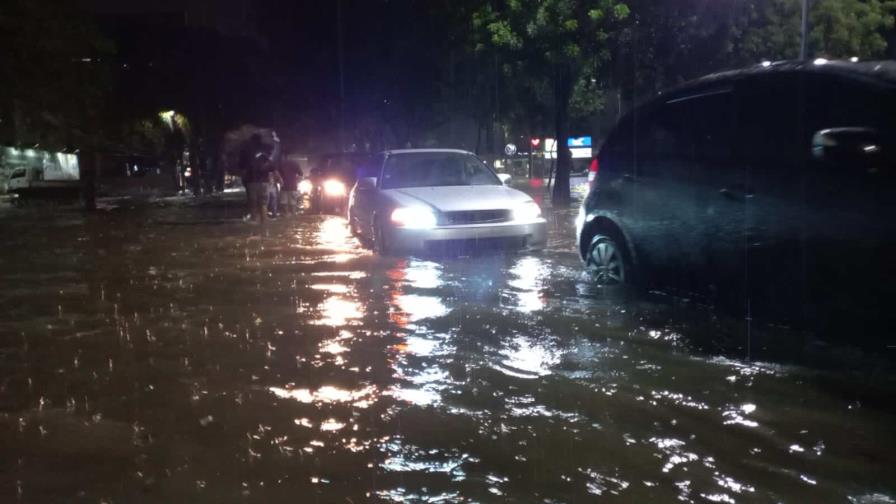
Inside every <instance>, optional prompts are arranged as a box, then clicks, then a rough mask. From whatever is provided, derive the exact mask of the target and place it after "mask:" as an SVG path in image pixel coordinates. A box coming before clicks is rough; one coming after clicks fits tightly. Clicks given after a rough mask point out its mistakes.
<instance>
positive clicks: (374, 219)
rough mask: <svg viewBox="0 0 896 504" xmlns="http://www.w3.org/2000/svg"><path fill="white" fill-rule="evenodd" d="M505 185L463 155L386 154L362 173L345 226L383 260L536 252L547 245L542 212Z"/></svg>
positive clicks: (422, 151)
mask: <svg viewBox="0 0 896 504" xmlns="http://www.w3.org/2000/svg"><path fill="white" fill-rule="evenodd" d="M507 179H509V177H508V176H506V175H502V176H501V177H499V176H498V175H496V174H495V173H494V172H493V171H492V170H491V169H490V168H489V167H488V166H487V165H486V164H485V163H483V162H482V160H481V159H479V158H478V157H476V156H475V155H474V154H472V153H470V152H466V151H460V150H447V149H413V150H394V151H387V152H384V153H382V154H380V155H379V156H376V157H374V159H373V161H372V164H371V165H370V166H368V167H366V168H364V169H363V171H362V173H360V174H359V178H358V182H357V184H355V187H354V188H353V189H352V193H351V196H350V199H349V209H348V219H349V225H350V226H351V229H352V232H353V233H354V234H355V235H356V236H358V237H359V238H360V239H361V240H362V241H363V242H365V243H367V244H369V245H370V246H372V248H373V249H374V250H375V251H376V252H378V253H380V254H391V253H395V252H410V253H424V254H428V253H440V252H449V253H451V252H452V251H454V250H457V249H467V248H469V247H482V246H496V247H500V248H539V247H541V246H543V245H544V243H545V240H546V231H545V227H546V224H545V220H544V218H543V217H542V216H541V209H540V208H539V207H538V204H537V203H535V202H534V201H533V200H532V198H530V197H529V196H528V195H526V194H525V193H523V192H520V191H517V190H516V189H512V188H510V187H507V186H506V185H504V183H505V182H506V180H507Z"/></svg>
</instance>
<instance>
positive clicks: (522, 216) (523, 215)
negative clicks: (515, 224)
mask: <svg viewBox="0 0 896 504" xmlns="http://www.w3.org/2000/svg"><path fill="white" fill-rule="evenodd" d="M539 217H541V208H540V207H539V206H538V203H536V202H534V201H527V202H525V203H523V204H521V205H518V206H517V207H516V208H514V209H513V220H515V221H520V222H531V221H534V220H536V219H538V218H539Z"/></svg>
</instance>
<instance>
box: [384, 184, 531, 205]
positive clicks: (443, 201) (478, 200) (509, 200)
mask: <svg viewBox="0 0 896 504" xmlns="http://www.w3.org/2000/svg"><path fill="white" fill-rule="evenodd" d="M383 193H384V194H385V195H387V196H388V197H389V198H391V199H392V200H393V201H394V202H395V203H396V204H397V205H399V206H413V205H419V204H421V203H422V204H425V205H427V206H430V207H433V208H435V209H436V210H438V211H440V212H457V211H464V210H498V209H503V208H513V207H515V206H517V205H519V204H520V203H523V202H526V201H531V200H532V198H530V197H529V196H528V195H526V194H525V193H523V192H521V191H517V190H516V189H511V188H509V187H507V186H502V185H500V186H499V185H488V186H447V187H408V188H404V189H387V190H385V191H383Z"/></svg>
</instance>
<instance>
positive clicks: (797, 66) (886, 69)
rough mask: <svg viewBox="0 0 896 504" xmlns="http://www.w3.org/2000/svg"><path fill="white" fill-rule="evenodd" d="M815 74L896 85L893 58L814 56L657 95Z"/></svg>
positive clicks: (696, 82)
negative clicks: (753, 79) (768, 77)
mask: <svg viewBox="0 0 896 504" xmlns="http://www.w3.org/2000/svg"><path fill="white" fill-rule="evenodd" d="M796 73H802V74H818V75H840V76H844V77H852V78H858V79H864V80H870V81H875V82H877V83H879V84H889V85H896V61H861V62H852V61H841V60H831V61H828V60H825V59H816V60H813V61H775V62H768V61H767V62H764V63H761V64H759V65H753V66H751V67H747V68H740V69H736V70H726V71H722V72H716V73H713V74H709V75H706V76H703V77H700V78H698V79H695V80H692V81H689V82H686V83H684V84H681V85H679V86H676V87H673V88H670V89H668V90H665V91H663V92H661V93H659V95H657V96H661V97H668V96H670V95H676V94H679V93H687V92H689V91H692V90H694V89H699V88H703V87H706V86H711V85H713V84H730V83H734V82H736V81H739V80H741V79H746V78H750V77H754V76H759V75H782V74H796Z"/></svg>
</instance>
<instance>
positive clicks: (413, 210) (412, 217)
mask: <svg viewBox="0 0 896 504" xmlns="http://www.w3.org/2000/svg"><path fill="white" fill-rule="evenodd" d="M392 223H393V224H395V225H396V226H398V227H403V228H408V229H429V228H434V227H436V214H435V213H433V211H432V210H430V209H428V208H424V207H403V208H396V209H395V210H393V211H392Z"/></svg>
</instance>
